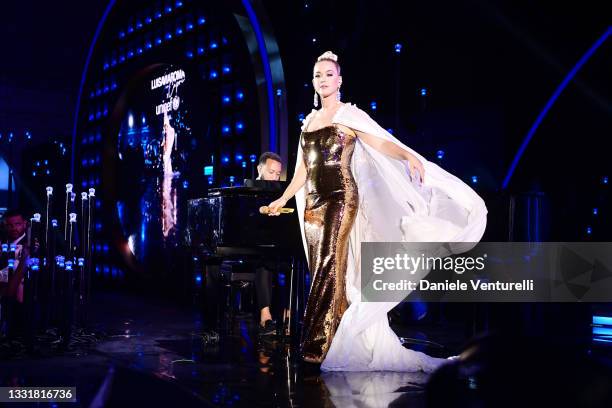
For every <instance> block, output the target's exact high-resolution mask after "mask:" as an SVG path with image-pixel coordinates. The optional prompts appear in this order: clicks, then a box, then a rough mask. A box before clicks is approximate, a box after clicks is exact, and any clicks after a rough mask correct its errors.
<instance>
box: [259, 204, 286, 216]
mask: <svg viewBox="0 0 612 408" xmlns="http://www.w3.org/2000/svg"><path fill="white" fill-rule="evenodd" d="M293 211H294V210H293V208H286V207H281V208H279V209H278V212H279V213H281V214H291V213H292V212H293ZM270 212H271V211H270V207H268V206H267V205H264V206H262V207H259V213H260V214H270Z"/></svg>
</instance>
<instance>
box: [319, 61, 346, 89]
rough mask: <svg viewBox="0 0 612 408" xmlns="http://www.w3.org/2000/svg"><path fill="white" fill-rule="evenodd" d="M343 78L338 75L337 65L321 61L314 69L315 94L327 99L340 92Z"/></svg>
mask: <svg viewBox="0 0 612 408" xmlns="http://www.w3.org/2000/svg"><path fill="white" fill-rule="evenodd" d="M341 83H342V77H341V76H340V75H338V71H337V70H336V64H334V63H333V62H331V61H319V62H317V63H316V64H315V66H314V69H313V77H312V86H313V87H314V89H315V92H317V93H318V94H319V96H321V98H325V97H327V96H329V95H331V94H333V93H334V92H336V91H337V90H338V88H339V87H340V84H341Z"/></svg>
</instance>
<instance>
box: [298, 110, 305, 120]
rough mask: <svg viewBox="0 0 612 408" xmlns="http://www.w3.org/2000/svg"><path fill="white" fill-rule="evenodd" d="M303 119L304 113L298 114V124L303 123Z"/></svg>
mask: <svg viewBox="0 0 612 408" xmlns="http://www.w3.org/2000/svg"><path fill="white" fill-rule="evenodd" d="M304 117H305V116H304V113H303V112H300V113H298V116H297V119H298V121H299V122H303V121H304Z"/></svg>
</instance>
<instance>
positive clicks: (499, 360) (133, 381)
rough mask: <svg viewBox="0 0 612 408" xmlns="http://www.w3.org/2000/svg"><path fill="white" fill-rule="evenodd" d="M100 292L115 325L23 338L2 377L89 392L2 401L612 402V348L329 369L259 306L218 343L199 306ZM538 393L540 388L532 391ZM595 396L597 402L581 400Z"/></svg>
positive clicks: (519, 349) (454, 347)
mask: <svg viewBox="0 0 612 408" xmlns="http://www.w3.org/2000/svg"><path fill="white" fill-rule="evenodd" d="M95 300H96V301H95V302H94V306H95V307H94V310H92V313H91V317H90V320H91V321H92V322H95V323H96V324H95V329H96V330H97V331H99V332H100V333H103V334H104V335H103V336H101V338H100V340H99V341H97V342H94V343H92V344H90V345H79V344H75V345H73V347H71V348H70V349H69V350H67V351H65V352H62V353H60V352H57V351H54V350H53V349H52V347H47V348H41V349H38V350H36V353H37V354H36V355H31V354H27V353H24V352H23V351H21V352H20V350H19V349H18V348H17V349H15V348H14V349H13V354H12V355H8V354H7V352H6V351H7V350H6V349H4V355H3V356H2V361H1V362H0V380H1V383H0V386H76V388H77V399H78V401H77V403H65V404H52V403H39V404H33V403H32V404H28V403H14V404H9V403H6V404H4V405H2V406H15V407H26V406H37V407H41V406H71V407H90V406H92V407H94V406H95V407H103V406H106V407H130V406H134V407H158V406H159V407H165V406H173V407H195V406H198V407H207V406H222V407H236V406H245V407H259V406H261V407H269V406H278V407H331V406H337V407H394V406H410V407H425V406H445V407H449V406H457V407H460V406H515V405H514V404H516V403H517V402H518V401H522V402H524V404H522V406H541V405H540V403H541V402H545V401H550V402H551V404H553V403H554V404H556V405H559V406H576V405H564V404H574V403H580V405H581V406H593V407H595V406H597V407H598V406H612V405H600V404H602V403H607V402H610V401H611V399H610V394H611V393H612V391H611V388H612V386H611V384H612V376H610V370H609V367H610V365H609V361H608V360H607V355H608V354H607V351H606V349H603V350H591V351H590V352H589V354H588V356H582V355H580V356H578V357H577V356H576V355H574V354H572V353H571V352H563V351H559V350H558V349H556V348H555V347H548V346H547V344H540V343H538V342H536V343H532V342H530V343H525V344H523V343H521V344H514V343H513V344H514V346H511V345H510V344H508V342H507V341H505V340H496V341H492V342H489V343H482V344H480V345H479V347H477V348H476V349H474V347H472V351H471V352H470V349H469V345H468V348H467V351H466V352H465V353H464V355H462V356H467V358H466V359H465V361H462V362H457V363H453V364H451V365H449V366H448V367H445V368H446V370H445V372H443V373H439V372H438V373H434V374H433V375H432V376H428V375H425V374H423V373H390V372H387V373H385V372H378V373H320V372H319V371H318V370H317V369H315V368H311V367H309V366H306V367H305V366H304V365H303V364H300V363H296V362H295V361H297V359H294V356H293V354H292V353H291V348H290V347H289V345H288V343H287V342H286V341H284V340H283V339H279V338H276V337H265V338H263V340H259V339H258V337H257V334H256V328H255V324H254V322H253V319H252V318H251V317H250V316H248V315H245V316H243V317H242V318H240V317H238V318H236V319H235V320H234V321H233V324H231V325H229V327H228V330H227V331H226V332H225V333H222V334H221V337H220V341H219V342H218V343H217V344H214V342H213V344H209V343H207V341H206V340H207V339H206V335H205V333H206V332H205V331H203V326H202V320H201V317H200V316H199V314H197V313H194V312H193V311H192V310H188V309H181V308H179V307H176V306H174V305H173V304H172V303H171V302H167V301H161V300H151V299H149V298H145V297H139V296H132V295H131V296H127V295H121V294H112V293H106V294H98V295H96V299H95ZM396 330H397V331H398V333H399V334H400V335H401V336H403V337H406V338H408V339H410V340H409V342H408V346H409V347H411V348H414V349H418V350H419V351H424V352H427V353H428V354H431V355H435V356H438V357H446V356H448V355H451V354H455V353H457V352H459V351H461V349H460V348H461V346H462V345H463V344H465V342H466V340H467V339H466V336H465V333H464V328H463V327H453V326H452V325H450V324H448V323H447V324H444V325H440V324H432V325H429V326H427V325H422V326H419V327H418V328H417V330H415V329H412V330H409V329H406V328H402V327H398V328H396ZM483 344H484V345H483ZM547 349H548V351H546V350H547ZM15 350H17V355H15V353H16V352H15ZM470 353H471V355H472V356H471V357H470ZM559 353H561V354H559ZM470 359H471V363H470ZM468 363H469V364H468ZM550 390H556V391H555V393H550ZM533 392H536V393H537V394H539V395H536V396H533V395H532V396H528V394H529V393H531V394H533ZM585 393H586V394H585ZM586 395H588V396H590V397H589V398H590V400H589V401H590V402H589V404H586V405H584V404H582V402H583V400H582V399H576V398H585V396H586ZM531 403H533V405H531Z"/></svg>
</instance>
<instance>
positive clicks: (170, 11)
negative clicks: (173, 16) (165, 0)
mask: <svg viewBox="0 0 612 408" xmlns="http://www.w3.org/2000/svg"><path fill="white" fill-rule="evenodd" d="M165 10H166V14H168V13H172V7H170V6H167V7H166V9H165Z"/></svg>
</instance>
